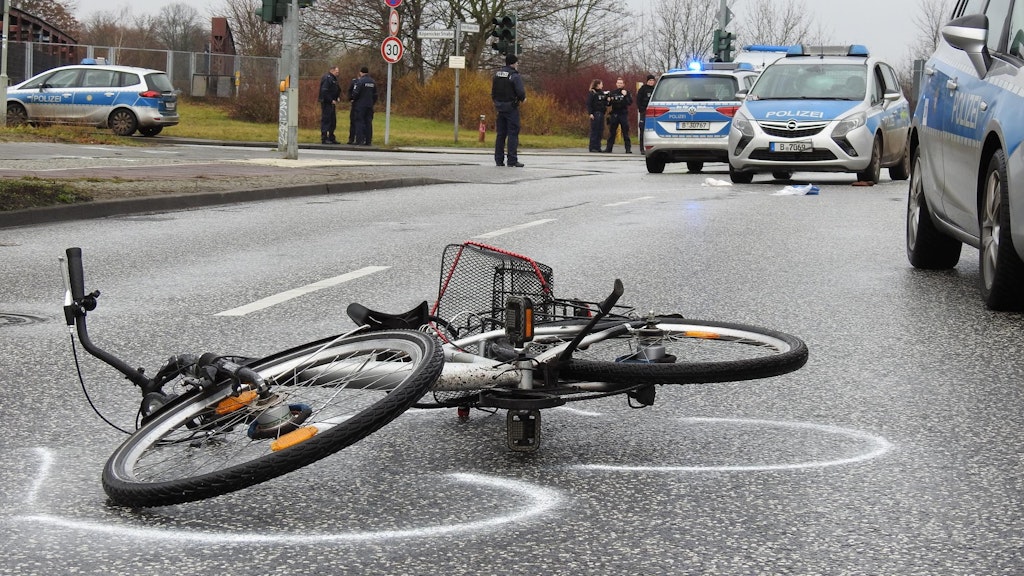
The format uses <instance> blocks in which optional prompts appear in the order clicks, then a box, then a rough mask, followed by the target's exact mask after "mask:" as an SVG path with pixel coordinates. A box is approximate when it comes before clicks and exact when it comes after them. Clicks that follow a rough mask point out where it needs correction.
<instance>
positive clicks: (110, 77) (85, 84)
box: [7, 59, 179, 136]
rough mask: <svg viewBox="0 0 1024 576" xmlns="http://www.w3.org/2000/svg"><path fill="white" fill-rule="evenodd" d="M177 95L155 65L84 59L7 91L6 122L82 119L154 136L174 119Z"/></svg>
mask: <svg viewBox="0 0 1024 576" xmlns="http://www.w3.org/2000/svg"><path fill="white" fill-rule="evenodd" d="M178 122H179V118H178V96H177V93H176V92H175V90H174V87H173V86H172V85H171V81H170V80H169V79H168V78H167V75H166V74H165V73H163V72H161V71H159V70H151V69H148V68H134V67H130V66H110V65H103V64H97V63H95V61H94V60H91V59H86V60H83V63H82V64H77V65H73V66H61V67H59V68H53V69H51V70H47V71H46V72H43V73H42V74H38V75H36V76H33V77H32V78H29V79H28V80H26V81H24V82H22V83H20V84H17V85H15V86H13V87H11V88H10V89H9V90H8V91H7V124H8V125H10V126H17V125H19V124H26V123H32V124H46V123H53V124H86V125H90V126H96V127H100V128H108V127H109V128H110V129H111V130H112V131H113V132H114V134H117V135H118V136H131V135H132V134H134V133H135V132H136V131H138V132H139V133H140V134H142V135H143V136H156V135H157V134H159V133H160V131H161V130H163V129H164V128H165V127H167V126H174V125H176V124H178Z"/></svg>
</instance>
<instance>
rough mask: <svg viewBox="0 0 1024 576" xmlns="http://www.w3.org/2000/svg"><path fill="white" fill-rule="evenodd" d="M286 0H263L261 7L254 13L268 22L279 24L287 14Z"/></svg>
mask: <svg viewBox="0 0 1024 576" xmlns="http://www.w3.org/2000/svg"><path fill="white" fill-rule="evenodd" d="M288 4H289V2H288V0H263V5H262V7H261V8H260V9H259V10H257V11H256V15H257V16H259V17H260V18H262V19H263V21H264V22H267V23H269V24H280V23H282V22H284V19H285V17H286V16H287V15H288Z"/></svg>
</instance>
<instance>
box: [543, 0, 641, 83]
mask: <svg viewBox="0 0 1024 576" xmlns="http://www.w3.org/2000/svg"><path fill="white" fill-rule="evenodd" d="M621 4H622V3H621V2H620V1H618V0H577V1H576V2H573V3H568V4H566V5H565V6H564V7H562V8H561V9H559V10H558V11H557V12H555V13H554V14H552V15H551V17H549V18H546V19H545V21H544V23H546V24H547V27H546V28H544V30H545V33H544V34H543V38H544V39H545V41H542V42H538V45H537V46H536V48H537V49H539V50H545V51H546V53H547V54H549V55H551V56H552V57H555V56H556V55H557V56H560V57H559V58H558V59H557V61H554V62H552V61H551V59H552V58H547V59H546V60H548V61H547V62H546V64H547V66H546V68H548V69H549V70H550V71H552V72H566V73H572V72H575V71H576V70H579V69H580V68H582V67H586V66H589V65H593V64H605V63H607V62H608V55H609V54H610V53H611V52H612V51H613V50H610V49H609V45H610V44H612V43H613V40H612V39H614V38H618V37H619V36H620V34H621V31H622V29H623V26H622V18H623V14H622V12H621ZM536 25H537V26H538V27H540V26H541V25H542V21H541V20H537V21H536Z"/></svg>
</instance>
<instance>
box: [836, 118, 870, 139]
mask: <svg viewBox="0 0 1024 576" xmlns="http://www.w3.org/2000/svg"><path fill="white" fill-rule="evenodd" d="M867 120H868V117H867V114H865V113H863V112H857V113H856V114H853V115H851V116H847V117H846V118H843V119H842V120H840V121H839V124H836V127H835V129H834V130H832V137H833V138H843V137H844V136H846V135H847V134H849V133H850V132H853V131H854V130H856V129H857V128H860V127H861V126H863V125H864V124H865V123H867Z"/></svg>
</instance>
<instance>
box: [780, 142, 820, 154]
mask: <svg viewBox="0 0 1024 576" xmlns="http://www.w3.org/2000/svg"><path fill="white" fill-rule="evenodd" d="M769 150H771V151H772V152H813V151H814V146H813V145H812V144H811V143H810V142H772V143H771V144H770V145H769Z"/></svg>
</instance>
